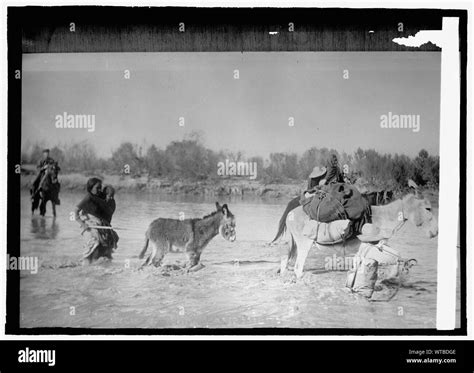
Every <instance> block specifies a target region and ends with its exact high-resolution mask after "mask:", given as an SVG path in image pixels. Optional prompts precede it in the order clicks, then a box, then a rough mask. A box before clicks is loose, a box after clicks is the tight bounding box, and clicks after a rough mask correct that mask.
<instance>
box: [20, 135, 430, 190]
mask: <svg viewBox="0 0 474 373" xmlns="http://www.w3.org/2000/svg"><path fill="white" fill-rule="evenodd" d="M42 149H43V148H42V147H41V146H40V145H34V146H32V147H31V148H30V150H29V151H28V152H23V153H22V162H23V163H24V164H25V163H35V164H36V163H37V162H38V160H39V159H40V157H41V151H42ZM333 153H334V154H336V155H337V156H338V159H339V163H340V166H341V170H345V171H346V172H347V176H348V177H349V179H351V180H352V181H355V180H357V179H362V180H365V183H367V184H370V185H372V186H374V187H380V188H391V189H399V188H401V187H403V186H406V184H407V180H408V179H412V180H414V181H415V182H416V183H417V184H418V185H422V186H426V187H429V188H437V187H438V184H439V156H432V155H429V154H428V152H427V151H426V150H424V149H423V150H421V151H420V152H419V153H418V155H417V156H416V157H414V158H413V157H408V156H406V155H399V154H395V155H391V154H380V153H378V152H377V151H375V150H371V149H369V150H362V149H360V148H359V149H357V151H355V152H354V153H353V154H347V153H339V152H337V151H336V150H334V149H327V148H321V149H318V148H311V149H308V150H306V151H305V152H304V153H303V154H302V155H300V156H299V155H297V154H296V153H272V154H270V156H269V158H268V159H264V158H262V157H248V158H247V157H245V156H244V154H243V153H240V152H237V153H235V152H230V151H224V150H222V151H219V152H216V151H213V150H210V149H208V148H206V147H205V146H204V145H203V143H202V142H201V141H200V139H199V138H198V137H192V136H191V137H189V138H186V139H184V140H182V141H173V142H171V143H170V144H169V145H168V146H167V147H166V148H165V149H159V148H157V147H156V146H155V145H151V146H149V147H148V148H146V149H143V147H141V146H138V145H135V144H132V143H130V142H125V143H122V144H121V145H120V146H119V147H118V148H117V149H115V150H114V151H113V152H112V156H111V157H110V158H102V157H99V156H97V153H96V150H95V149H94V147H93V146H92V145H91V144H89V143H88V142H80V143H74V144H70V145H64V146H55V147H53V148H51V157H52V158H54V159H55V160H57V161H58V162H59V164H60V166H61V169H62V172H63V173H68V172H80V173H84V174H87V175H91V174H94V173H115V174H128V175H130V176H132V177H137V176H143V175H146V174H148V175H149V177H155V178H167V179H170V180H177V179H181V180H209V179H217V178H219V177H220V176H218V174H217V169H218V163H219V162H226V160H228V161H231V162H255V163H256V165H257V180H260V181H262V182H264V183H284V182H291V181H302V180H306V179H307V177H308V175H309V174H310V173H311V171H312V169H313V168H314V167H315V166H325V165H326V163H327V161H328V159H329V157H330V155H331V154H333Z"/></svg>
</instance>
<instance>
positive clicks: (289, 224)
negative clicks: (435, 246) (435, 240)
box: [273, 194, 438, 279]
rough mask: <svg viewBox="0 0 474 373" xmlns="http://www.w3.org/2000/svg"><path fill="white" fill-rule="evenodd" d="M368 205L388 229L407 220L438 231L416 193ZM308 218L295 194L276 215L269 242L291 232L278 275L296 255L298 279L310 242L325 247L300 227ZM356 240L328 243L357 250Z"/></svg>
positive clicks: (376, 221) (379, 224)
mask: <svg viewBox="0 0 474 373" xmlns="http://www.w3.org/2000/svg"><path fill="white" fill-rule="evenodd" d="M371 209H372V223H373V224H374V225H375V226H377V227H379V228H381V229H384V230H386V229H388V230H391V231H392V232H396V230H397V229H398V228H399V227H401V225H403V224H404V223H405V222H408V223H411V224H413V225H414V226H415V227H418V228H419V229H420V230H424V231H425V233H426V235H427V236H428V237H430V238H432V237H436V236H437V235H438V223H437V220H436V218H435V217H434V216H433V214H432V212H431V203H430V202H429V201H428V200H426V199H424V198H422V197H421V196H419V195H418V196H416V195H414V194H408V195H406V196H405V197H403V198H401V199H398V200H396V201H394V202H392V203H390V204H388V205H385V206H372V207H371ZM290 212H291V214H290ZM309 220H310V219H309V217H308V215H306V213H305V212H304V211H303V208H302V207H301V206H300V205H299V203H298V199H297V198H295V199H293V200H292V201H290V203H289V204H288V206H287V208H286V210H285V212H284V213H283V216H282V218H281V219H280V226H279V230H278V233H277V235H276V237H275V239H274V240H273V242H275V241H276V240H277V239H278V238H279V237H281V236H282V235H283V234H284V232H285V230H286V229H288V232H289V233H290V236H291V242H290V246H289V249H288V251H287V253H285V254H284V255H282V257H281V263H280V274H281V275H283V274H284V273H285V272H286V271H287V269H288V262H289V260H290V259H292V258H294V257H295V255H296V261H295V267H294V272H295V274H296V277H297V278H298V279H299V278H301V277H302V276H303V267H304V264H305V261H306V258H307V256H308V253H309V250H310V249H311V247H312V246H313V243H314V244H315V245H316V247H317V248H318V250H319V249H321V248H322V247H328V245H320V244H318V243H315V242H314V241H313V240H312V239H311V238H308V237H307V236H305V235H304V234H303V228H304V226H305V224H306V223H307V222H308V221H309ZM360 244H361V241H359V240H358V239H357V238H355V237H353V238H350V239H348V240H346V241H345V242H344V244H343V243H340V244H333V245H330V246H331V247H333V248H335V249H342V248H343V245H344V247H345V248H346V249H349V250H351V251H352V250H355V251H357V250H358V249H359V246H360Z"/></svg>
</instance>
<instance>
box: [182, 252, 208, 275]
mask: <svg viewBox="0 0 474 373" xmlns="http://www.w3.org/2000/svg"><path fill="white" fill-rule="evenodd" d="M186 255H187V257H188V263H187V265H186V268H187V270H188V272H195V271H199V270H200V269H201V268H203V267H204V265H203V264H201V263H200V262H199V260H200V259H201V251H199V252H195V251H189V252H187V253H186Z"/></svg>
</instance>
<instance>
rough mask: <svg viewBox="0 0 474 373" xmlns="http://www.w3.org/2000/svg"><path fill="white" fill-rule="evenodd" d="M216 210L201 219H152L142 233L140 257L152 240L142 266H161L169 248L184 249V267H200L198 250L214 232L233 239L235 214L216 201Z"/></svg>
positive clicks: (191, 269) (202, 248)
mask: <svg viewBox="0 0 474 373" xmlns="http://www.w3.org/2000/svg"><path fill="white" fill-rule="evenodd" d="M216 207H217V210H216V211H214V212H212V213H211V214H209V215H206V216H204V217H203V218H202V219H185V220H178V219H165V218H159V219H156V220H154V221H152V222H151V224H150V226H149V227H148V230H147V231H146V234H145V246H144V247H143V249H142V251H141V253H140V255H139V258H140V259H142V258H143V257H144V256H145V253H146V251H147V249H148V244H151V248H152V251H151V254H150V255H149V256H148V258H147V259H146V260H145V262H144V263H143V265H142V266H145V265H149V264H152V263H153V264H154V265H155V266H157V267H158V266H160V265H161V262H162V260H163V257H164V256H165V254H166V253H167V252H169V251H171V249H172V248H175V249H178V251H184V252H185V253H186V255H187V257H188V262H187V264H186V267H185V268H187V269H188V270H189V271H193V270H196V269H198V268H199V266H198V264H199V259H200V257H201V253H202V251H203V250H204V248H205V247H206V246H207V244H208V243H209V242H210V241H211V240H212V239H213V238H214V237H215V236H217V234H219V233H220V234H221V235H222V237H224V238H225V239H226V240H228V241H231V242H233V241H235V237H236V234H235V217H234V215H233V214H232V213H231V212H230V211H229V208H228V207H227V205H223V206H221V205H219V203H218V202H216Z"/></svg>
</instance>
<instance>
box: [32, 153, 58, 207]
mask: <svg viewBox="0 0 474 373" xmlns="http://www.w3.org/2000/svg"><path fill="white" fill-rule="evenodd" d="M58 172H59V167H58V163H57V162H54V163H50V164H48V166H47V168H46V170H45V171H44V175H43V177H42V178H41V180H40V182H39V185H38V189H37V190H36V191H34V190H33V188H32V189H31V190H30V193H31V212H32V213H34V212H35V210H36V209H37V208H38V207H39V210H40V215H41V216H44V215H45V214H46V203H47V202H48V201H51V205H52V207H53V216H56V205H59V198H58V197H59V189H60V184H59V181H58Z"/></svg>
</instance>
